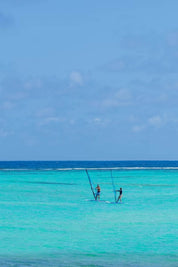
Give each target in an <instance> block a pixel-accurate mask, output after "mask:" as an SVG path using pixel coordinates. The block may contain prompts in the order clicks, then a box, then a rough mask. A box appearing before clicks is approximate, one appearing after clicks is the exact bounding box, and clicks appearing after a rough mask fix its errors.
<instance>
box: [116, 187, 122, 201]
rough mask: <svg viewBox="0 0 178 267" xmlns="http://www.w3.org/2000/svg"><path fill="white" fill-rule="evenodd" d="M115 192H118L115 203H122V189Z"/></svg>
mask: <svg viewBox="0 0 178 267" xmlns="http://www.w3.org/2000/svg"><path fill="white" fill-rule="evenodd" d="M116 192H119V197H118V199H117V201H116V202H119V200H120V202H122V188H120V190H116Z"/></svg>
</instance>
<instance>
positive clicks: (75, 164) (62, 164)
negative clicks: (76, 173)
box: [0, 160, 178, 169]
mask: <svg viewBox="0 0 178 267" xmlns="http://www.w3.org/2000/svg"><path fill="white" fill-rule="evenodd" d="M114 167H148V168H149V167H160V168H164V167H175V168H176V167H177V168H178V161H160V160H154V161H140V160H136V161H124V160H123V161H0V169H24V168H25V169H26V168H27V169H43V168H44V169H47V168H53V169H55V168H114Z"/></svg>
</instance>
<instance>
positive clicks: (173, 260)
mask: <svg viewBox="0 0 178 267" xmlns="http://www.w3.org/2000/svg"><path fill="white" fill-rule="evenodd" d="M89 173H90V176H91V178H92V181H93V183H94V185H96V184H97V183H99V184H100V186H101V189H102V194H101V199H102V200H107V201H110V202H113V201H114V194H113V188H112V181H111V171H110V170H90V172H89ZM112 175H113V177H114V182H115V185H116V187H117V188H120V187H122V188H123V203H122V204H111V203H105V202H95V201H90V200H92V199H93V195H92V193H91V190H90V186H89V182H88V179H87V176H86V173H85V171H84V170H65V171H61V170H53V169H50V170H42V169H41V170H32V169H31V170H30V169H29V170H27V169H26V170H7V169H6V170H1V171H0V179H1V183H0V190H1V194H0V239H1V242H0V265H1V266H118V265H119V266H177V265H178V258H177V253H178V242H177V229H178V212H177V207H178V198H177V197H178V192H177V189H178V170H171V169H168V170H167V169H149V168H148V169H141V170H139V169H127V168H125V169H118V170H113V171H112Z"/></svg>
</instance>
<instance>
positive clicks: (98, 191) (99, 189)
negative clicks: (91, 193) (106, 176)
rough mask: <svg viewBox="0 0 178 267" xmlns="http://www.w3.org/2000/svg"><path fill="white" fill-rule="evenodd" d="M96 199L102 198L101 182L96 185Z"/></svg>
mask: <svg viewBox="0 0 178 267" xmlns="http://www.w3.org/2000/svg"><path fill="white" fill-rule="evenodd" d="M96 190H97V191H96V200H100V192H101V188H100V186H99V184H97V187H96Z"/></svg>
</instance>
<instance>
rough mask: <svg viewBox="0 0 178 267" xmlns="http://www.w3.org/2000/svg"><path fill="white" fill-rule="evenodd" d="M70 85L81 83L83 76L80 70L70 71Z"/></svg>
mask: <svg viewBox="0 0 178 267" xmlns="http://www.w3.org/2000/svg"><path fill="white" fill-rule="evenodd" d="M70 85H71V86H74V85H80V86H81V85H83V77H82V75H81V73H80V72H78V71H72V72H71V74H70Z"/></svg>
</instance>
